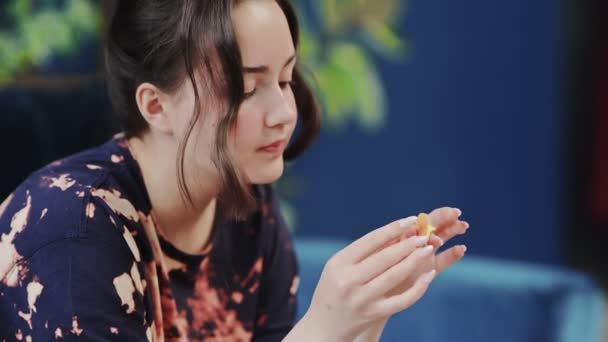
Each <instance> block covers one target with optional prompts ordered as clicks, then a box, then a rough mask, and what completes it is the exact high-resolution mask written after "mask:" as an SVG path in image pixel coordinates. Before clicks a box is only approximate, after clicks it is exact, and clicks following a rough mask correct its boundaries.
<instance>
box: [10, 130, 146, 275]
mask: <svg viewBox="0 0 608 342" xmlns="http://www.w3.org/2000/svg"><path fill="white" fill-rule="evenodd" d="M125 162H126V156H125V155H124V154H121V153H120V147H119V146H117V145H116V142H115V141H112V142H109V143H107V144H104V145H101V146H98V147H95V148H93V149H90V150H87V151H84V152H81V153H79V154H75V155H72V156H69V157H67V158H64V159H62V160H59V161H56V162H54V163H51V164H49V165H47V166H45V167H43V168H41V169H40V170H38V171H36V172H34V173H32V174H31V175H30V176H29V177H28V178H27V179H26V180H25V181H24V182H23V183H21V184H20V185H19V186H18V187H17V188H16V189H15V190H14V191H13V193H12V194H10V195H9V196H8V198H6V199H4V200H3V201H2V204H0V254H1V255H8V256H10V258H8V259H10V260H12V264H14V263H16V262H17V261H19V260H21V259H26V258H28V257H30V256H31V255H33V254H35V253H36V252H37V251H38V250H40V249H41V248H44V247H45V246H48V245H51V244H53V243H57V242H60V241H62V240H66V239H74V238H77V239H83V238H87V239H90V238H91V237H93V238H96V239H106V240H112V241H119V240H120V238H121V236H122V232H119V230H118V229H106V228H108V227H110V228H111V227H112V226H114V225H116V224H117V223H118V222H117V221H118V220H119V219H120V215H119V214H117V213H115V212H113V210H112V207H111V206H108V205H106V203H107V202H108V201H112V200H114V199H119V200H120V201H121V202H120V204H122V205H123V206H124V202H129V200H128V197H129V192H131V191H133V189H131V188H128V186H129V184H132V183H136V182H137V181H136V180H133V179H131V178H133V177H132V176H131V175H129V172H128V167H127V166H125V165H123V163H125ZM8 261H9V260H3V261H2V262H1V263H0V264H2V265H0V266H3V267H0V273H1V271H2V270H3V268H6V267H10V264H8V263H7V262H8ZM5 263H7V264H6V265H4V264H5ZM5 271H6V270H5ZM0 276H1V274H0ZM0 278H1V277H0Z"/></svg>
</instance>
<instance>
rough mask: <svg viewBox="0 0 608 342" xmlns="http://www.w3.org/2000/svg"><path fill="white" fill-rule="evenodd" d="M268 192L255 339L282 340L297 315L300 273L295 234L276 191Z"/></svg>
mask: <svg viewBox="0 0 608 342" xmlns="http://www.w3.org/2000/svg"><path fill="white" fill-rule="evenodd" d="M268 188H270V187H268ZM267 193H268V196H266V200H265V202H264V203H263V210H262V212H263V221H264V224H265V225H266V227H264V232H265V234H268V235H267V236H265V237H264V239H266V241H268V244H267V247H266V253H265V255H266V257H265V262H264V270H263V273H262V279H261V284H262V285H261V288H260V290H261V294H260V303H259V305H258V314H257V319H256V327H255V330H254V335H253V341H281V340H282V339H283V338H284V337H285V336H286V335H287V334H288V333H289V331H290V330H291V329H292V328H293V326H294V324H295V319H296V308H297V300H296V293H297V288H298V284H299V276H298V264H297V260H296V256H295V252H294V250H293V242H292V237H291V234H290V233H289V231H288V230H287V226H286V224H285V221H284V219H283V217H282V215H281V212H280V210H279V206H278V203H277V201H276V199H275V197H274V196H273V193H272V191H271V190H269V191H268V192H267ZM264 206H266V208H268V209H267V210H266V209H264Z"/></svg>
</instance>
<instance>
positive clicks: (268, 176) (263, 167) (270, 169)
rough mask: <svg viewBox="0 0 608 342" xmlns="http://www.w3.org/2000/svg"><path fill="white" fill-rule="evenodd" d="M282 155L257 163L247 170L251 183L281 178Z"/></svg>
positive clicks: (269, 181)
mask: <svg viewBox="0 0 608 342" xmlns="http://www.w3.org/2000/svg"><path fill="white" fill-rule="evenodd" d="M283 169H284V163H283V157H282V156H281V157H278V158H275V159H274V160H272V161H269V162H265V163H263V164H258V165H256V166H255V167H252V168H251V169H250V170H249V175H248V176H249V180H250V182H251V183H252V184H270V183H273V182H275V181H276V180H278V179H279V178H281V175H283Z"/></svg>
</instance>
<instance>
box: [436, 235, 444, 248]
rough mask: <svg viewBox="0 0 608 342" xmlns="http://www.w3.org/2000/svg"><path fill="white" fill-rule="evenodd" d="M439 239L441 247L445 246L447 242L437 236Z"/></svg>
mask: <svg viewBox="0 0 608 342" xmlns="http://www.w3.org/2000/svg"><path fill="white" fill-rule="evenodd" d="M437 238H438V239H439V246H443V244H444V243H445V241H443V240H442V239H441V238H440V237H439V236H437Z"/></svg>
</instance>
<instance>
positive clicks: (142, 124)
mask: <svg viewBox="0 0 608 342" xmlns="http://www.w3.org/2000/svg"><path fill="white" fill-rule="evenodd" d="M236 1H242V0H223V1H222V0H214V1H199V0H118V1H117V5H116V8H115V10H114V15H113V17H112V19H111V21H110V25H109V28H108V34H107V37H106V46H105V66H106V82H107V87H108V92H109V96H110V101H111V102H112V105H113V107H114V110H115V111H116V112H117V113H118V115H119V116H120V118H121V122H122V124H123V129H124V131H125V134H126V135H127V137H133V136H139V135H141V134H142V133H144V132H145V131H146V130H147V129H148V125H147V123H146V121H145V120H144V118H143V117H142V115H141V114H140V113H139V110H138V107H137V104H136V101H135V92H136V89H137V87H138V86H139V84H141V83H143V82H149V83H152V84H154V85H155V86H157V87H159V88H160V89H162V90H164V91H171V90H174V89H176V87H178V86H179V85H180V84H181V82H182V81H183V80H184V78H185V77H188V79H189V81H190V82H192V85H193V86H194V95H195V109H194V113H193V116H192V120H191V122H190V123H189V126H188V129H187V132H186V135H185V137H184V139H183V141H181V142H180V154H179V157H178V160H177V161H176V162H177V165H178V170H179V171H178V173H179V175H178V179H179V186H180V191H181V193H182V194H183V196H184V197H185V199H186V200H187V201H188V202H190V203H191V204H193V205H194V203H193V201H192V196H191V193H190V191H189V190H188V187H187V186H186V181H185V176H184V155H185V149H186V145H187V143H188V140H189V138H190V135H191V133H192V130H193V128H194V126H195V124H196V122H197V121H198V120H199V118H200V115H201V113H200V99H199V93H198V90H197V86H196V85H197V83H196V81H195V70H201V71H202V72H203V75H204V78H205V80H206V82H203V83H206V84H207V85H208V86H209V87H210V90H211V91H212V94H214V95H216V96H217V97H218V98H219V99H220V100H221V102H222V110H223V111H224V115H223V116H222V117H221V120H220V122H219V124H218V128H217V138H216V149H215V153H214V155H213V156H212V159H213V161H214V163H215V165H216V167H217V169H218V170H219V174H220V177H221V183H222V184H221V192H220V196H219V203H220V205H221V207H222V208H223V211H224V214H225V215H226V216H227V217H229V218H234V219H244V218H245V217H246V216H247V214H248V213H249V212H251V210H252V209H254V208H255V204H256V202H255V199H254V197H253V194H252V193H251V191H250V188H249V186H248V185H247V184H244V182H243V179H241V177H239V175H238V174H237V171H236V170H235V168H234V165H233V162H232V160H231V157H230V155H229V153H228V148H227V137H228V132H229V130H230V128H231V127H232V126H233V124H234V123H235V121H236V117H237V113H238V109H239V107H240V105H241V103H242V101H243V100H244V94H243V92H244V86H243V72H242V68H243V66H242V61H241V53H240V50H239V47H238V45H237V42H236V38H235V34H234V30H233V27H232V18H231V15H232V8H233V6H234V5H235V3H236ZM277 3H278V5H279V6H280V7H281V9H282V10H283V13H284V14H285V17H286V18H287V23H288V25H289V29H290V31H291V37H292V39H293V42H294V45H295V48H296V49H297V47H298V36H299V26H298V20H297V16H296V13H295V11H294V9H293V7H292V6H291V4H290V3H289V2H288V0H277ZM218 64H219V65H218ZM292 89H293V92H294V96H295V100H296V106H297V112H298V116H299V127H298V129H297V130H296V136H294V138H293V139H292V141H291V144H290V145H289V146H288V147H287V149H286V150H285V153H284V157H285V159H286V160H291V159H294V158H296V157H297V156H298V155H300V154H301V153H302V152H303V151H304V150H305V149H306V148H307V147H308V146H309V145H310V144H311V143H312V141H313V140H314V138H315V137H316V136H317V134H318V132H319V127H320V114H319V108H318V105H317V102H316V101H315V98H314V96H313V94H312V92H311V90H310V88H309V87H308V86H307V85H306V83H305V82H304V79H303V78H302V74H301V73H300V70H299V69H298V67H297V66H296V68H295V69H294V72H293V85H292Z"/></svg>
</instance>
